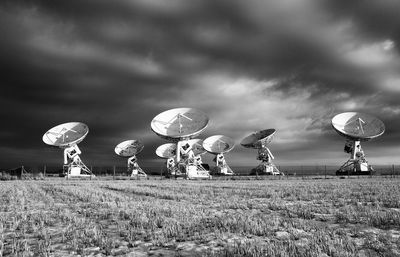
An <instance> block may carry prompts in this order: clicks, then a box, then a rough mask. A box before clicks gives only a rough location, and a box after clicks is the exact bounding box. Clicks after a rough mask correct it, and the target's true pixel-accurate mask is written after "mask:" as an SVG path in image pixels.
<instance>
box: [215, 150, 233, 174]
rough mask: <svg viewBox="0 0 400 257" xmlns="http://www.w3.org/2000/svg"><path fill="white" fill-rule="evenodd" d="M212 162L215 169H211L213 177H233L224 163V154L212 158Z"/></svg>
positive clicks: (230, 170)
mask: <svg viewBox="0 0 400 257" xmlns="http://www.w3.org/2000/svg"><path fill="white" fill-rule="evenodd" d="M214 162H215V167H214V168H213V169H212V174H213V175H228V176H232V175H235V173H234V172H233V171H232V169H231V168H230V167H229V166H228V164H227V163H226V161H225V157H224V154H222V153H220V154H217V155H216V156H215V158H214Z"/></svg>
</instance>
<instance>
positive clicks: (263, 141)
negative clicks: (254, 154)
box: [240, 129, 276, 149]
mask: <svg viewBox="0 0 400 257" xmlns="http://www.w3.org/2000/svg"><path fill="white" fill-rule="evenodd" d="M275 132H276V130H275V129H265V130H260V131H257V132H255V133H252V134H250V135H249V136H247V137H245V138H243V140H242V142H240V144H241V145H242V146H244V147H247V148H256V149H260V148H262V147H265V146H267V145H268V144H269V143H271V141H272V139H273V138H274V134H275Z"/></svg>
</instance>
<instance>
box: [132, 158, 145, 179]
mask: <svg viewBox="0 0 400 257" xmlns="http://www.w3.org/2000/svg"><path fill="white" fill-rule="evenodd" d="M129 172H130V173H131V178H136V179H139V178H140V177H144V178H146V177H147V174H146V172H144V171H143V170H142V168H140V166H139V164H138V163H137V159H136V156H135V155H134V156H132V157H130V158H129V159H128V173H129Z"/></svg>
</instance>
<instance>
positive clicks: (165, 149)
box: [156, 143, 176, 159]
mask: <svg viewBox="0 0 400 257" xmlns="http://www.w3.org/2000/svg"><path fill="white" fill-rule="evenodd" d="M156 154H157V156H158V157H161V158H166V159H168V158H171V157H174V156H175V155H176V144H174V143H167V144H163V145H160V146H159V147H157V149H156Z"/></svg>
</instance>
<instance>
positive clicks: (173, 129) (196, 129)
mask: <svg viewBox="0 0 400 257" xmlns="http://www.w3.org/2000/svg"><path fill="white" fill-rule="evenodd" d="M207 124H208V117H207V115H205V114H204V113H203V112H201V111H199V110H196V109H193V108H175V109H170V110H167V111H165V112H162V113H160V114H158V115H157V116H156V117H154V119H153V120H152V121H151V130H153V131H154V133H156V134H157V135H159V136H160V137H162V138H165V139H168V140H174V139H183V138H193V137H195V136H197V135H198V134H200V133H201V132H202V131H203V130H204V129H205V128H206V127H207Z"/></svg>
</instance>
